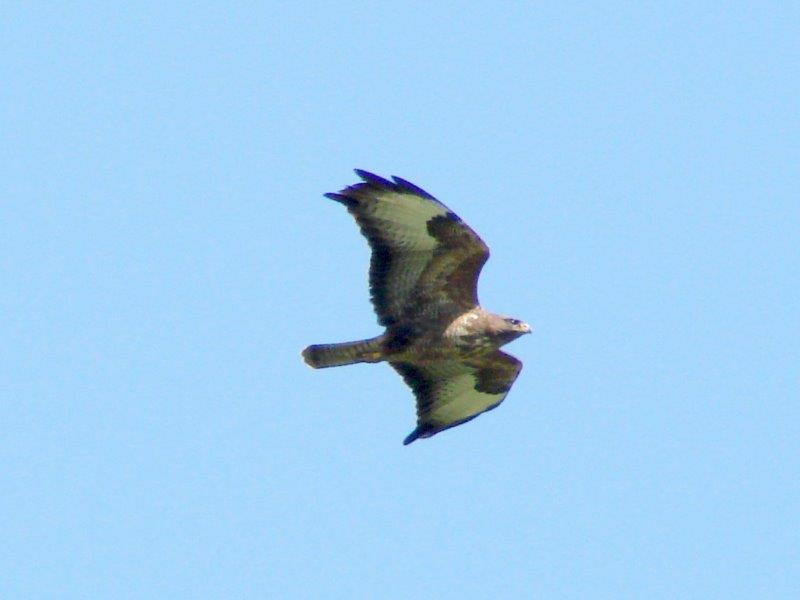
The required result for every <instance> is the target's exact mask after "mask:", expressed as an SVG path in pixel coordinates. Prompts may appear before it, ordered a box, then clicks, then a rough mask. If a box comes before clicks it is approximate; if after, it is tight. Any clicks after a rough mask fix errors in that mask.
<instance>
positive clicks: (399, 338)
mask: <svg viewBox="0 0 800 600" xmlns="http://www.w3.org/2000/svg"><path fill="white" fill-rule="evenodd" d="M356 174H358V176H359V177H361V179H362V180H363V181H362V182H361V183H357V184H355V185H352V186H349V187H347V188H345V189H344V190H342V191H341V192H339V193H338V194H326V196H327V197H328V198H331V199H332V200H336V201H337V202H341V203H342V204H344V205H345V206H346V207H347V210H348V212H349V213H350V214H351V215H353V216H354V217H355V219H356V222H357V223H358V225H359V227H360V228H361V232H362V233H363V234H364V236H365V237H366V238H367V241H368V242H369V245H370V247H371V249H372V258H371V261H370V272H369V283H370V294H371V297H372V303H373V306H374V307H375V312H376V313H377V315H378V322H379V323H380V324H381V325H383V326H385V327H386V331H385V332H384V333H383V334H382V335H380V336H378V337H375V338H371V339H368V340H360V341H357V342H345V343H340V344H317V345H313V346H309V347H308V348H306V349H305V350H303V353H302V354H303V359H304V360H305V362H306V363H307V364H308V365H310V366H312V367H314V368H323V367H333V366H340V365H346V364H354V363H359V362H383V361H385V362H388V363H389V364H390V365H391V366H392V367H393V368H394V369H395V370H396V371H397V372H398V373H400V375H401V376H402V377H403V380H404V381H405V382H406V383H407V384H408V385H409V387H411V389H412V391H413V392H414V395H415V397H416V399H417V428H416V429H415V430H414V431H412V432H411V434H410V435H409V436H408V437H407V438H406V439H405V441H404V443H405V444H410V443H411V442H413V441H414V440H416V439H417V438H421V437H422V438H425V437H430V436H432V435H435V434H437V433H439V432H440V431H443V430H445V429H448V428H450V427H455V426H456V425H460V424H462V423H465V422H466V421H469V420H471V419H474V418H475V417H477V416H478V415H479V414H481V413H483V412H486V411H487V410H491V409H493V408H495V407H496V406H497V405H498V404H500V402H502V401H503V399H504V398H505V397H506V394H508V391H509V389H511V385H512V384H513V383H514V380H515V379H516V378H517V375H518V374H519V372H520V369H522V363H521V362H520V361H519V360H517V359H516V358H514V357H513V356H510V355H508V354H506V353H504V352H501V351H500V350H499V348H500V346H502V345H504V344H507V343H508V342H510V341H512V340H514V339H516V338H517V337H519V336H520V335H523V334H525V333H530V327H529V326H528V325H527V324H525V323H523V322H522V321H519V320H517V319H511V318H508V317H503V316H501V315H495V314H492V313H489V312H487V311H485V310H483V309H482V308H481V307H480V305H479V303H478V277H479V275H480V271H481V268H482V267H483V265H484V263H485V262H486V260H487V259H488V258H489V248H488V247H487V246H486V244H484V243H483V240H481V238H480V237H478V234H476V233H475V232H474V231H473V230H472V229H470V227H469V226H468V225H467V224H466V223H464V222H463V221H462V220H461V219H460V218H459V217H458V216H457V215H456V214H455V213H453V212H452V211H451V210H450V209H448V208H447V207H446V206H445V205H444V204H442V203H441V202H439V201H438V200H436V199H435V198H434V197H433V196H431V195H430V194H428V193H427V192H426V191H424V190H422V189H421V188H419V187H417V186H416V185H414V184H412V183H409V182H408V181H405V180H404V179H400V178H399V177H393V178H392V179H393V181H388V180H386V179H383V178H381V177H378V176H377V175H373V174H372V173H368V172H366V171H361V170H356Z"/></svg>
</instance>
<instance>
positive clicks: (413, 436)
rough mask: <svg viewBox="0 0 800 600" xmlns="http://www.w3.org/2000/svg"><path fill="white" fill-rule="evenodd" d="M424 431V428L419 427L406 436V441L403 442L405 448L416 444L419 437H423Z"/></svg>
mask: <svg viewBox="0 0 800 600" xmlns="http://www.w3.org/2000/svg"><path fill="white" fill-rule="evenodd" d="M422 431H423V429H422V427H417V428H416V429H415V430H414V431H412V432H411V433H409V434H408V435H407V436H406V439H404V440H403V446H408V445H409V444H410V443H411V442H414V441H416V440H417V439H419V436H420V435H422Z"/></svg>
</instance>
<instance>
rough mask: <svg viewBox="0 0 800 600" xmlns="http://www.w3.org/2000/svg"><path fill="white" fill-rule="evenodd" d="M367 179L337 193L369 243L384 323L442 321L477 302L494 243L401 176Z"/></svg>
mask: <svg viewBox="0 0 800 600" xmlns="http://www.w3.org/2000/svg"><path fill="white" fill-rule="evenodd" d="M356 174H357V175H358V176H359V177H361V179H362V180H363V182H362V183H357V184H355V185H351V186H349V187H347V188H345V189H343V190H342V191H341V192H339V193H338V194H325V195H326V196H327V197H328V198H331V199H333V200H336V201H338V202H341V203H342V204H344V205H345V206H346V207H347V210H348V212H350V214H352V215H353V216H354V217H355V219H356V221H357V222H358V225H359V227H360V228H361V232H362V233H363V234H364V236H365V237H366V238H367V240H368V241H369V245H370V247H371V249H372V259H371V261H370V271H369V282H370V295H371V297H372V303H373V305H374V307H375V312H376V313H377V314H378V321H379V323H380V324H381V325H385V326H387V327H388V326H391V325H395V324H397V323H403V324H409V323H420V322H422V321H429V322H434V321H438V322H445V321H447V320H448V319H452V318H454V317H455V316H456V315H458V314H461V313H463V312H464V311H466V310H469V309H470V308H473V307H474V306H477V304H478V292H477V286H478V275H479V274H480V270H481V268H482V267H483V264H484V263H485V262H486V260H487V259H488V258H489V249H488V248H487V246H486V244H484V243H483V241H482V240H481V238H480V237H478V234H476V233H475V232H474V231H472V229H470V228H469V226H468V225H467V224H466V223H464V222H463V221H462V220H461V219H460V218H459V217H458V215H456V214H455V213H453V212H452V211H451V210H450V209H448V208H447V207H446V206H445V205H444V204H442V203H441V202H439V201H438V200H436V198H434V197H433V196H431V195H430V194H429V193H427V192H426V191H424V190H422V189H421V188H419V187H417V186H416V185H414V184H413V183H409V182H408V181H405V180H404V179H400V178H399V177H393V178H392V179H393V181H388V180H386V179H383V178H382V177H378V176H377V175H373V174H372V173H368V172H366V171H361V170H358V169H357V170H356Z"/></svg>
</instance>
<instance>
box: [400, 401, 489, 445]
mask: <svg viewBox="0 0 800 600" xmlns="http://www.w3.org/2000/svg"><path fill="white" fill-rule="evenodd" d="M502 402H503V401H502V400H501V401H500V402H498V403H497V404H492V405H491V406H490V407H489V408H487V409H486V410H484V411H482V412H479V413H478V414H477V415H472V416H471V417H467V418H465V419H461V420H460V421H454V422H452V423H448V424H447V425H445V426H444V427H431V426H430V425H418V426H417V428H416V429H414V431H412V432H411V433H409V434H408V436H406V439H404V440H403V446H408V445H409V444H410V443H411V442H414V441H416V440H418V439H419V438H421V437H431V436H434V435H436V434H437V433H441V432H443V431H446V430H447V429H452V428H453V427H458V426H459V425H463V424H464V423H467V422H469V421H472V419H476V418H478V417H480V416H481V415H482V414H483V413H487V412H489V411H490V410H494V409H495V408H497V407H498V406H500V404H502Z"/></svg>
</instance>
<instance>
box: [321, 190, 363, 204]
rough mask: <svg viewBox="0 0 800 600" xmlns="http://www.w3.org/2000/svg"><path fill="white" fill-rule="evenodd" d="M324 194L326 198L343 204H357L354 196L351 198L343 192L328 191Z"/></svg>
mask: <svg viewBox="0 0 800 600" xmlns="http://www.w3.org/2000/svg"><path fill="white" fill-rule="evenodd" d="M324 195H325V197H326V198H330V199H331V200H336V202H341V203H342V204H344V205H345V206H353V205H355V204H358V202H357V201H356V200H355V199H354V198H351V197H350V196H346V195H344V194H337V193H336V192H329V193H327V194H324Z"/></svg>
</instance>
